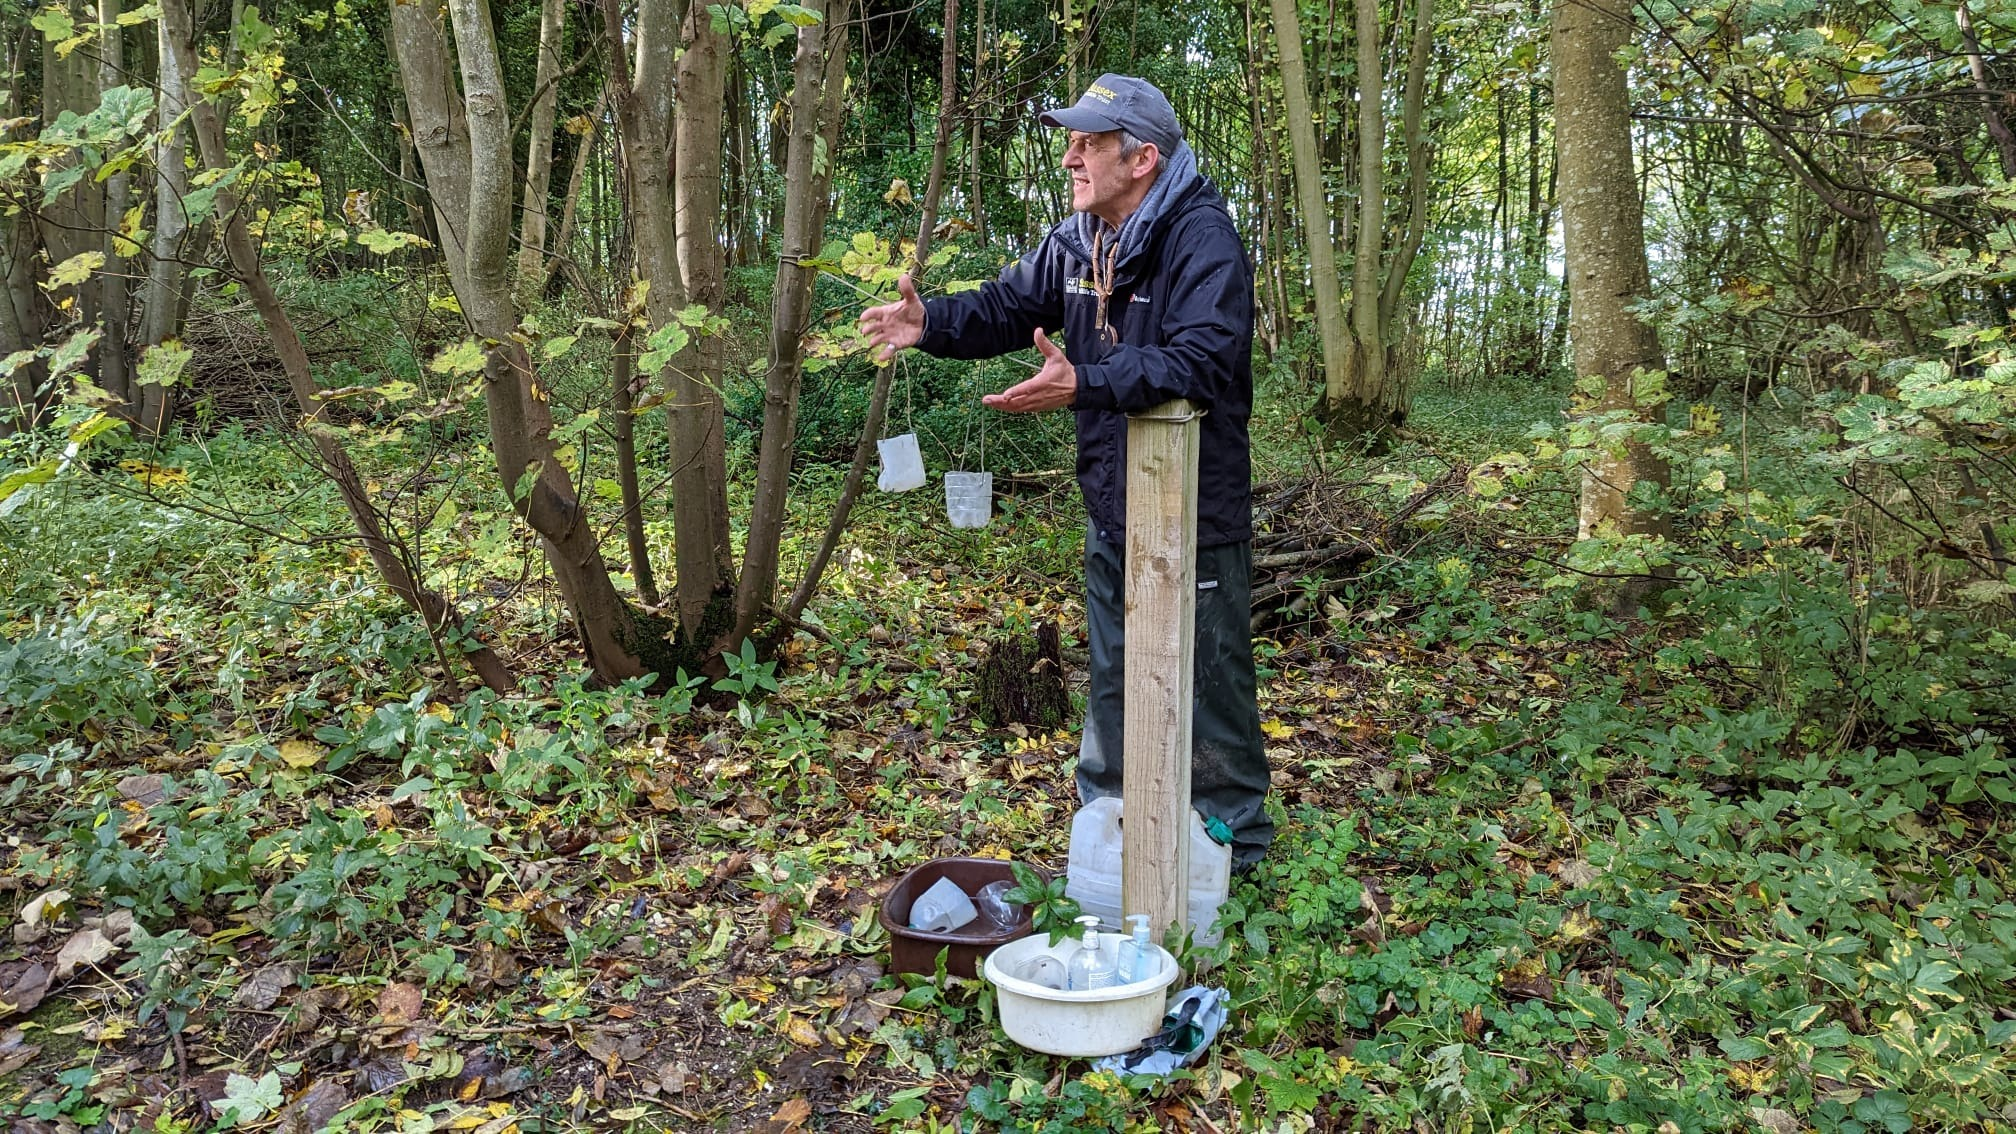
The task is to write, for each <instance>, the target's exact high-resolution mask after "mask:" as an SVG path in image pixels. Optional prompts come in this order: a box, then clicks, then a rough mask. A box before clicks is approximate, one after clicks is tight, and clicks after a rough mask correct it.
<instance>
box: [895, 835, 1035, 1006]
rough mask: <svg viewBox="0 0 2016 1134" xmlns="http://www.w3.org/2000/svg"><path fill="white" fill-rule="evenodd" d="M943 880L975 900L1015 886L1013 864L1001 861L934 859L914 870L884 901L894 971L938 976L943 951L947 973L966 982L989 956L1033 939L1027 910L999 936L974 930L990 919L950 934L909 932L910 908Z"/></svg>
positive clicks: (922, 931)
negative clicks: (1000, 885)
mask: <svg viewBox="0 0 2016 1134" xmlns="http://www.w3.org/2000/svg"><path fill="white" fill-rule="evenodd" d="M1036 873H1037V874H1038V876H1040V877H1042V878H1043V879H1044V881H1046V882H1047V881H1049V876H1048V875H1045V874H1044V873H1043V871H1041V870H1040V869H1039V870H1037V872H1036ZM940 878H950V879H951V880H952V884H953V885H955V886H957V887H959V888H960V889H961V890H964V891H966V893H967V894H968V895H973V894H978V893H979V892H980V887H982V886H985V885H987V884H988V883H989V882H999V881H1002V880H1004V879H1005V880H1008V881H1013V880H1014V874H1013V872H1011V871H1010V870H1009V868H1008V863H1006V862H1003V861H1002V860H1000V859H998V858H934V859H932V860H931V861H930V862H927V863H924V864H922V865H920V866H914V867H912V868H911V869H910V871H909V872H908V873H906V874H904V875H903V876H902V877H901V878H898V879H897V880H896V884H895V885H894V886H892V887H890V888H889V893H888V896H886V897H884V898H883V899H882V911H881V915H880V916H881V919H882V928H884V929H886V930H888V931H889V971H890V972H897V973H924V974H927V975H928V974H931V973H935V972H937V971H938V951H939V950H941V949H943V950H945V951H946V953H945V971H946V973H948V974H949V975H951V976H961V977H971V976H977V975H978V974H979V972H980V962H981V960H982V959H983V958H985V957H986V956H987V954H989V953H992V952H993V951H994V950H995V949H996V948H997V947H998V946H1001V945H1005V944H1007V943H1008V942H1010V941H1013V940H1015V939H1016V938H1018V937H1027V936H1028V935H1029V911H1028V910H1027V909H1026V908H1025V909H1024V910H1023V911H1022V917H1021V920H1019V921H1017V922H1016V923H1015V925H1014V926H1013V927H1011V928H1009V929H1005V930H1003V931H1001V932H999V933H992V932H980V931H977V930H975V929H974V928H973V927H974V926H977V925H981V924H983V923H984V921H985V919H981V918H976V919H975V920H973V921H971V922H968V923H967V924H966V926H964V927H962V930H957V931H954V932H951V933H932V932H930V931H928V930H923V929H912V928H910V904H911V903H912V902H915V901H916V900H917V898H918V897H919V896H920V895H922V894H923V893H924V891H926V890H929V889H930V888H931V887H932V886H933V885H935V884H937V882H938V880H939V879H940Z"/></svg>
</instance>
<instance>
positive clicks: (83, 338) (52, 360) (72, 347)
mask: <svg viewBox="0 0 2016 1134" xmlns="http://www.w3.org/2000/svg"><path fill="white" fill-rule="evenodd" d="M98 339H99V333H98V332H97V331H95V330H92V329H90V328H88V327H87V328H85V329H84V330H81V331H78V332H77V333H76V334H74V335H71V336H70V339H69V341H68V342H66V343H64V344H63V345H62V346H60V347H57V348H56V353H55V354H52V355H50V356H49V377H51V378H56V377H59V376H61V375H62V374H63V373H65V372H66V371H69V370H73V369H75V368H76V367H78V366H80V365H82V364H83V362H84V359H85V356H87V355H89V354H90V353H91V348H92V347H93V346H96V345H97V343H98Z"/></svg>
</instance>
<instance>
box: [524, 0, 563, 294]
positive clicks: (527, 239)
mask: <svg viewBox="0 0 2016 1134" xmlns="http://www.w3.org/2000/svg"><path fill="white" fill-rule="evenodd" d="M566 19H567V5H566V2H565V0H540V4H539V65H538V69H537V72H536V73H535V74H534V76H533V78H532V89H533V92H534V95H535V97H534V99H533V101H532V122H531V126H530V131H531V141H530V144H529V146H528V148H527V150H526V155H525V212H524V219H523V221H522V225H523V227H522V228H521V230H520V231H519V234H518V280H519V285H518V286H519V288H520V290H521V301H522V302H524V303H526V304H528V305H529V304H532V303H536V302H537V301H538V299H539V291H540V290H542V288H541V285H543V284H544V283H545V281H546V276H545V272H544V271H543V269H544V268H545V266H546V201H547V197H548V196H549V195H550V193H551V190H552V181H553V116H554V108H555V107H557V106H558V105H559V103H560V86H559V77H560V48H561V44H562V40H563V38H564V36H565V33H566V30H567V24H566Z"/></svg>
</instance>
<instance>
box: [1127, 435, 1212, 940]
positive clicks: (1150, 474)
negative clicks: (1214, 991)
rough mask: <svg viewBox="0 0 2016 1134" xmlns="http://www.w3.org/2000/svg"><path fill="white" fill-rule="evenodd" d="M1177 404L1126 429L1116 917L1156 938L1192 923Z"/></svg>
mask: <svg viewBox="0 0 2016 1134" xmlns="http://www.w3.org/2000/svg"><path fill="white" fill-rule="evenodd" d="M1199 416H1200V415H1199V412H1198V410H1197V409H1196V408H1195V407H1194V406H1192V405H1191V404H1190V403H1189V402H1187V401H1183V400H1181V399H1178V400H1176V401H1173V402H1164V403H1163V404H1161V405H1159V406H1156V407H1155V408H1154V409H1152V410H1149V411H1148V412H1147V413H1143V414H1136V415H1133V416H1132V417H1130V418H1129V419H1128V422H1127V581H1126V586H1127V591H1126V595H1127V622H1126V642H1127V649H1126V655H1125V656H1126V674H1127V677H1126V681H1127V689H1126V713H1125V721H1126V740H1125V745H1124V747H1123V749H1122V760H1123V764H1122V767H1123V768H1124V770H1125V773H1126V788H1125V794H1124V795H1123V797H1122V809H1123V813H1124V814H1125V816H1126V828H1125V835H1124V836H1123V839H1124V850H1125V854H1126V858H1125V861H1124V863H1123V866H1122V870H1121V876H1120V900H1121V905H1122V907H1123V908H1122V909H1121V913H1122V914H1123V915H1130V914H1137V913H1145V914H1147V915H1148V918H1149V922H1148V923H1149V925H1151V926H1153V927H1154V930H1155V934H1156V938H1157V940H1164V939H1166V938H1167V937H1168V936H1169V932H1168V931H1169V930H1170V929H1171V927H1172V926H1173V927H1175V932H1176V933H1177V934H1178V935H1180V934H1181V933H1182V931H1183V926H1184V925H1185V923H1186V921H1187V919H1188V914H1189V893H1188V889H1189V878H1190V713H1191V686H1192V684H1193V679H1194V672H1195V668H1194V667H1195V662H1194V659H1193V657H1192V655H1193V653H1194V652H1195V646H1196V638H1197V634H1196V627H1197V557H1196V551H1197V418H1198V417H1199Z"/></svg>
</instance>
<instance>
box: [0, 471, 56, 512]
mask: <svg viewBox="0 0 2016 1134" xmlns="http://www.w3.org/2000/svg"><path fill="white" fill-rule="evenodd" d="M57 467H58V464H57V460H56V458H54V457H50V458H49V459H48V460H46V461H42V462H39V463H37V464H33V465H30V466H28V467H27V468H25V469H20V470H18V471H16V472H11V473H8V474H7V475H6V476H4V477H0V504H5V503H7V499H8V497H11V496H13V495H14V494H15V493H17V492H19V491H21V490H22V489H24V488H27V487H29V486H31V485H37V484H45V483H47V482H48V480H49V479H50V478H51V477H53V476H55V475H56V469H57ZM5 514H6V513H5V512H4V511H0V515H5Z"/></svg>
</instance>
